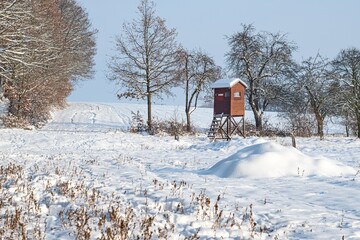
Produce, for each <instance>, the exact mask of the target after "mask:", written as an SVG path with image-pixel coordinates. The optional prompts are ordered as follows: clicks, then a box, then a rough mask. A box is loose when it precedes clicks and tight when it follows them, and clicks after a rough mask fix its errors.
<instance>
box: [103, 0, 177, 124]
mask: <svg viewBox="0 0 360 240" xmlns="http://www.w3.org/2000/svg"><path fill="white" fill-rule="evenodd" d="M138 13H139V17H138V18H137V19H134V20H133V22H131V23H125V24H124V25H123V35H122V36H121V37H118V38H117V39H116V50H117V55H116V56H113V57H112V59H111V61H110V63H109V69H110V72H111V73H110V75H109V76H108V77H109V79H110V80H114V81H117V82H118V83H119V84H120V86H121V87H122V88H121V89H120V90H119V94H118V97H119V98H123V97H125V98H135V99H146V100H147V107H148V114H147V115H148V116H147V124H148V128H149V131H151V129H152V111H151V106H152V98H153V96H161V94H163V93H165V94H170V88H171V87H173V86H174V85H176V84H178V82H177V81H178V80H179V76H178V71H179V69H178V68H179V63H178V62H179V46H178V44H177V43H176V41H175V37H176V35H177V33H176V31H175V29H168V28H167V27H166V25H165V20H164V19H162V18H160V17H158V16H156V14H155V4H154V3H153V2H152V1H149V0H142V1H141V3H140V5H139V7H138Z"/></svg>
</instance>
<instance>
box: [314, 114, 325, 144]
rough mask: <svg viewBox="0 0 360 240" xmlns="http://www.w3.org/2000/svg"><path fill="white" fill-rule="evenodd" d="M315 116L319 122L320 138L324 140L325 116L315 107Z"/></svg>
mask: <svg viewBox="0 0 360 240" xmlns="http://www.w3.org/2000/svg"><path fill="white" fill-rule="evenodd" d="M314 112H315V118H316V122H317V135H318V136H319V137H320V140H324V119H325V116H321V115H320V113H319V111H317V110H316V109H314Z"/></svg>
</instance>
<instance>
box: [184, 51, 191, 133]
mask: <svg viewBox="0 0 360 240" xmlns="http://www.w3.org/2000/svg"><path fill="white" fill-rule="evenodd" d="M188 57H189V56H186V58H185V79H186V85H185V114H186V131H187V132H190V131H191V122H190V107H191V104H190V103H189V81H190V79H189V72H188Z"/></svg>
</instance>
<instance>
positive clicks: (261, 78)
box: [226, 25, 296, 131]
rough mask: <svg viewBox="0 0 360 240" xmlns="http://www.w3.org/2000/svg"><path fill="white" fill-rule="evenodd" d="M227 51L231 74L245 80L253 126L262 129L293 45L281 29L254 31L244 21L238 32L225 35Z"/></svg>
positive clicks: (285, 71) (286, 69) (289, 63)
mask: <svg viewBox="0 0 360 240" xmlns="http://www.w3.org/2000/svg"><path fill="white" fill-rule="evenodd" d="M227 39H228V43H229V45H230V51H229V52H228V53H227V54H226V57H227V63H228V67H229V69H230V70H232V71H233V73H234V75H236V76H237V77H240V78H242V79H243V80H245V81H246V82H247V83H248V86H249V88H248V89H247V91H246V95H247V99H248V103H249V105H250V107H251V109H252V111H253V113H254V117H255V123H256V129H257V130H258V131H261V130H262V117H263V113H264V111H265V110H266V109H267V107H268V105H269V104H271V102H272V101H273V100H275V99H276V98H278V97H279V94H281V91H279V88H280V87H281V81H282V80H283V79H284V78H286V75H287V73H288V71H289V70H288V69H289V66H291V65H292V63H293V62H292V52H293V51H294V50H295V49H296V46H295V45H294V44H293V43H291V42H289V41H288V40H287V39H286V35H284V34H280V33H275V34H273V33H269V32H259V33H256V32H255V28H254V27H253V26H252V25H243V29H242V31H240V32H237V33H235V34H233V35H232V36H230V37H228V38H227Z"/></svg>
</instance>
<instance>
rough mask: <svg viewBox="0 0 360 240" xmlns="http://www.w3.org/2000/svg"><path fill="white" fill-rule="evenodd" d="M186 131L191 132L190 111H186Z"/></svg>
mask: <svg viewBox="0 0 360 240" xmlns="http://www.w3.org/2000/svg"><path fill="white" fill-rule="evenodd" d="M186 131H187V132H191V121H190V112H186Z"/></svg>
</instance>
